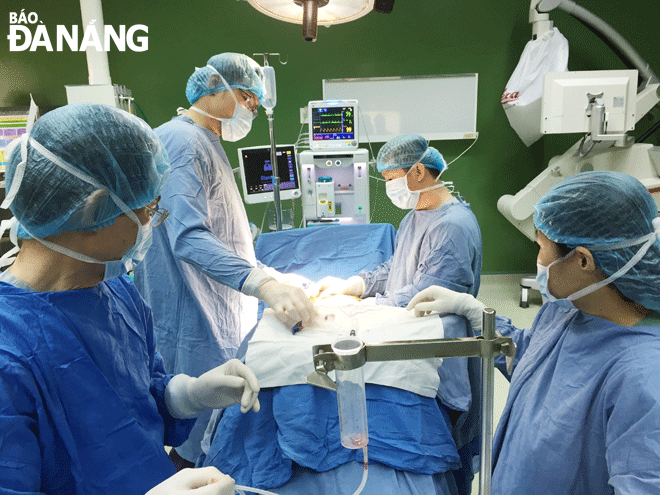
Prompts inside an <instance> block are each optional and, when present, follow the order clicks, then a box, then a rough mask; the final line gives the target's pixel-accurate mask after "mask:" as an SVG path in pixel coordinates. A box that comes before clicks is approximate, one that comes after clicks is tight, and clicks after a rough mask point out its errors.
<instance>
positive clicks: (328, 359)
mask: <svg viewBox="0 0 660 495" xmlns="http://www.w3.org/2000/svg"><path fill="white" fill-rule="evenodd" d="M312 352H313V354H314V367H315V371H314V372H313V373H311V374H310V375H309V376H308V377H307V382H308V383H310V384H312V385H316V386H318V387H323V388H328V389H331V390H336V389H337V386H336V384H335V382H333V381H332V379H331V378H330V377H329V376H328V373H329V372H330V371H332V370H335V369H338V370H351V369H355V368H359V367H360V366H362V365H364V363H366V362H367V361H400V360H410V359H428V358H446V357H474V356H477V357H480V358H481V360H482V366H481V388H482V396H483V398H482V404H481V459H480V460H481V469H480V472H479V493H480V494H481V495H490V493H491V474H492V473H491V469H492V437H493V402H494V400H493V398H494V393H495V389H494V379H495V356H496V355H499V354H504V355H505V356H506V357H507V367H508V368H511V366H512V364H513V358H514V356H515V352H516V346H515V344H514V343H513V340H511V339H510V338H508V337H502V336H499V335H497V334H496V332H495V310H494V309H491V308H486V309H484V311H483V326H482V335H481V336H480V337H466V338H460V339H430V340H410V341H400V342H381V343H378V344H364V346H363V347H362V349H361V350H360V351H359V352H358V353H357V354H355V355H352V356H339V355H337V354H335V353H334V352H333V351H332V347H331V345H330V344H323V345H316V346H314V347H313V351H312Z"/></svg>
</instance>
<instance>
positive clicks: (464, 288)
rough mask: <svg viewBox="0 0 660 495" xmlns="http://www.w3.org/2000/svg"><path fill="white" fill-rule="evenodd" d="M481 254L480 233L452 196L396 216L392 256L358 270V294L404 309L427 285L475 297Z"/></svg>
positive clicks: (467, 208) (466, 210)
mask: <svg viewBox="0 0 660 495" xmlns="http://www.w3.org/2000/svg"><path fill="white" fill-rule="evenodd" d="M481 257H482V248H481V231H480V230H479V225H478V223H477V219H476V217H475V216H474V213H472V210H471V209H470V205H469V204H467V203H465V202H463V201H462V200H460V199H459V198H453V199H451V200H450V201H447V202H445V203H443V204H441V205H440V207H439V208H436V209H435V210H412V211H411V212H410V213H408V214H407V215H406V216H405V217H404V218H403V220H401V224H400V225H399V230H398V231H397V234H396V240H395V247H394V254H393V255H392V258H390V259H389V260H388V261H386V262H385V263H383V264H382V265H380V266H379V267H377V268H376V269H375V270H372V271H369V272H362V273H360V276H361V277H362V278H363V279H364V281H365V287H366V289H365V292H364V295H363V297H371V296H376V302H377V303H378V304H386V305H389V306H399V307H405V306H406V305H407V304H408V303H409V302H410V300H411V299H412V298H413V297H414V296H415V295H416V294H417V293H418V292H419V291H421V290H423V289H426V288H427V287H430V286H431V285H440V286H442V287H447V288H448V289H451V290H454V291H456V292H467V293H468V294H472V295H473V296H476V295H477V293H478V292H479V283H480V280H481Z"/></svg>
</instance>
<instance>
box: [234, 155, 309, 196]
mask: <svg viewBox="0 0 660 495" xmlns="http://www.w3.org/2000/svg"><path fill="white" fill-rule="evenodd" d="M276 154H277V173H278V175H279V176H280V199H294V198H299V197H300V180H299V178H298V166H297V164H296V149H295V146H294V145H293V144H278V145H277V147H276ZM238 163H239V167H240V171H241V181H242V182H243V197H244V198H245V202H246V203H250V204H251V203H266V202H269V201H273V200H274V198H273V196H274V194H273V166H272V164H271V161H270V146H253V147H250V148H239V149H238Z"/></svg>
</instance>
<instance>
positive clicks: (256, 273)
mask: <svg viewBox="0 0 660 495" xmlns="http://www.w3.org/2000/svg"><path fill="white" fill-rule="evenodd" d="M271 270H272V271H275V270H273V269H272V268H268V269H266V270H262V269H261V268H255V269H254V270H252V271H251V272H250V275H248V277H247V279H246V280H245V282H243V287H242V288H241V292H243V294H247V295H248V296H256V297H258V298H259V299H261V300H262V301H264V302H265V303H266V304H268V306H270V308H271V309H272V310H273V311H274V312H275V316H277V318H278V319H279V320H280V321H281V322H283V323H284V324H285V325H287V326H288V327H290V328H293V326H294V325H295V324H296V323H299V322H302V323H303V325H305V326H310V325H311V324H312V320H313V319H314V315H315V314H316V312H315V310H314V306H312V302H311V301H310V300H309V297H308V296H307V294H305V292H304V291H303V290H302V289H301V288H300V287H292V286H290V285H287V284H283V283H280V282H278V281H277V280H276V279H275V278H273V277H272V276H270V275H269V274H268V271H271ZM271 273H272V272H271Z"/></svg>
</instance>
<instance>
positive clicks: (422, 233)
mask: <svg viewBox="0 0 660 495" xmlns="http://www.w3.org/2000/svg"><path fill="white" fill-rule="evenodd" d="M376 166H377V168H378V171H379V172H380V173H381V174H382V176H383V178H384V179H385V190H386V193H387V196H388V197H389V198H390V200H391V201H392V203H394V205H395V206H397V207H399V208H401V209H404V210H411V211H410V213H408V214H407V215H406V216H405V217H404V218H403V220H401V223H400V225H399V230H398V231H397V234H396V239H395V248H394V254H393V255H392V257H391V258H390V259H389V260H387V261H386V262H385V263H383V264H382V265H380V266H378V267H376V268H375V269H374V270H372V271H368V272H361V273H360V274H359V275H356V276H353V277H350V278H349V279H347V280H342V279H338V278H333V277H327V278H325V279H322V280H321V281H319V285H320V286H321V288H323V289H324V290H323V291H322V292H321V294H320V296H321V297H324V296H329V295H332V294H348V295H353V296H357V297H362V298H366V297H375V298H376V299H375V302H376V304H385V305H389V306H399V307H405V306H406V305H407V304H408V303H409V302H410V300H411V299H412V298H413V296H415V295H416V294H417V293H418V292H419V291H421V290H423V289H426V288H427V287H430V286H431V285H441V286H443V287H447V288H449V289H452V290H455V291H458V292H465V293H468V294H471V295H473V296H476V295H477V293H478V292H479V282H480V278H481V257H482V248H481V231H480V230H479V224H478V223H477V219H476V217H475V216H474V213H472V210H471V209H470V205H469V204H468V203H466V202H465V201H463V199H462V198H461V197H460V196H453V195H452V194H451V192H450V190H449V189H448V188H447V186H448V185H450V184H449V183H445V182H443V181H441V180H440V176H441V174H442V173H443V172H444V171H445V170H447V163H446V162H445V160H444V158H443V157H442V155H441V154H440V153H439V152H438V150H436V149H435V148H433V147H431V146H429V144H428V141H427V140H426V139H424V138H423V137H422V136H418V135H415V134H410V135H404V136H398V137H396V138H393V139H391V140H390V141H388V142H387V143H385V144H384V145H383V147H382V148H381V149H380V151H379V152H378V157H377V160H376Z"/></svg>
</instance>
